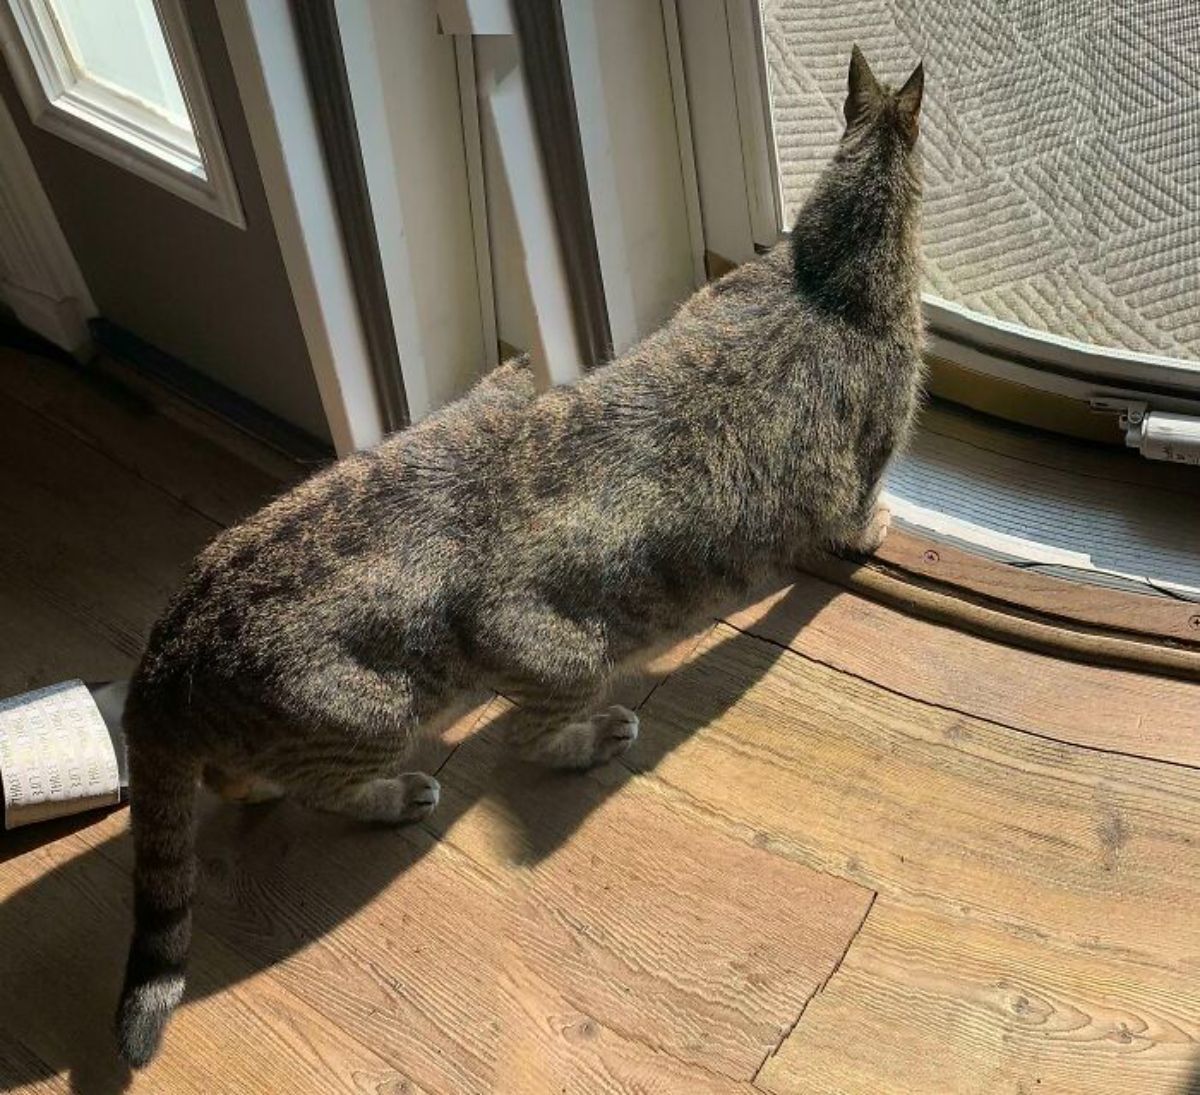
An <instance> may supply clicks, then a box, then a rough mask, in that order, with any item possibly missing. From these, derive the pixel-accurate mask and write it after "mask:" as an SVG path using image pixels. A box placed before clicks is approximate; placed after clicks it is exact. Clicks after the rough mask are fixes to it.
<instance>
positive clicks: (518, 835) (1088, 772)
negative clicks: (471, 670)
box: [0, 351, 1200, 1095]
mask: <svg viewBox="0 0 1200 1095" xmlns="http://www.w3.org/2000/svg"><path fill="white" fill-rule="evenodd" d="M278 489H280V478H279V476H278V475H277V474H275V473H273V472H272V471H271V470H269V469H267V468H266V467H261V468H260V467H252V466H250V465H248V464H246V463H245V462H244V461H242V460H239V459H237V458H235V457H233V456H231V455H229V454H228V453H227V452H226V451H224V450H223V449H222V448H219V447H218V446H216V445H215V444H213V443H212V442H211V441H208V440H201V439H199V438H198V437H196V436H193V435H192V434H190V433H189V432H188V431H187V430H185V429H184V428H183V427H182V426H181V425H180V424H179V422H177V421H176V420H175V419H173V418H172V417H170V416H168V415H164V414H163V413H160V412H156V411H153V410H151V409H149V408H147V407H145V406H143V405H141V404H139V403H138V402H137V401H136V400H130V399H128V398H127V397H124V396H121V395H120V394H119V393H117V392H115V391H113V390H110V389H107V388H105V387H103V386H93V385H90V384H88V383H86V382H84V381H83V380H82V379H81V378H80V377H79V376H78V375H77V374H74V373H72V372H71V371H70V370H69V369H67V368H65V367H63V366H60V365H56V364H51V363H47V362H39V361H36V360H35V359H32V358H28V357H23V356H20V355H17V354H15V353H12V352H5V351H0V694H10V693H13V692H16V691H20V690H22V689H25V688H28V687H32V686H35V685H40V684H44V683H47V682H50V681H55V680H61V679H64V678H69V677H76V676H78V677H83V678H85V679H96V678H104V677H112V676H117V675H124V674H126V673H128V671H129V670H130V668H131V666H132V664H133V661H134V659H135V657H136V655H137V653H138V649H139V644H140V642H141V641H142V638H143V636H144V635H145V633H146V630H147V627H148V625H149V624H150V622H151V620H152V618H153V616H154V614H155V611H156V609H157V608H158V607H159V606H160V605H161V604H162V602H163V600H164V598H165V597H166V596H167V595H168V594H169V592H170V590H171V588H172V586H173V584H174V583H175V582H176V581H177V580H178V578H179V576H180V573H181V569H182V568H183V566H184V565H185V563H186V561H187V560H188V558H189V556H190V555H191V554H192V553H193V552H195V551H196V550H197V549H198V548H199V547H200V546H201V545H202V544H203V543H204V542H205V541H206V540H207V539H208V538H209V537H211V536H212V535H213V534H214V533H215V532H216V531H217V529H218V528H220V527H221V526H222V525H223V524H225V523H227V522H229V521H232V520H234V519H236V518H237V517H238V516H239V515H240V514H242V513H245V512H247V511H248V510H250V509H251V508H253V507H254V506H256V505H257V504H258V503H259V502H260V501H261V500H262V499H263V498H265V497H267V496H269V495H270V494H271V493H272V492H274V491H276V490H278ZM625 691H626V694H627V696H628V699H629V702H632V703H636V704H637V705H638V706H639V709H640V712H641V718H642V728H643V734H642V739H641V741H640V742H639V743H638V745H637V747H636V748H635V750H634V751H633V752H632V753H631V754H630V755H629V756H628V757H627V758H626V763H624V764H615V765H612V766H610V767H607V768H604V769H601V770H598V771H596V772H594V773H591V774H589V775H586V776H572V777H566V776H561V775H551V774H546V773H543V772H540V771H537V770H534V769H531V768H528V767H525V766H522V765H520V764H517V763H515V762H513V761H511V760H508V759H506V758H505V757H503V756H502V755H501V753H500V751H499V749H498V747H497V741H498V736H499V733H500V730H501V725H500V724H501V723H502V722H503V720H504V718H505V717H506V715H505V708H504V704H503V702H502V701H500V700H496V701H494V702H493V703H492V704H490V705H489V706H487V707H485V708H483V709H481V710H479V711H477V712H474V713H473V714H472V716H471V717H469V718H468V719H466V720H464V721H463V723H461V724H460V725H459V726H457V727H455V729H454V732H453V734H452V735H451V740H450V741H449V742H448V744H447V745H446V747H445V748H444V749H442V750H441V752H440V755H439V756H438V757H435V758H434V759H433V760H432V761H431V763H433V764H434V765H438V764H440V765H441V767H440V772H439V778H440V779H441V780H442V786H443V789H444V799H443V804H442V806H441V807H440V809H439V811H438V813H436V814H435V815H434V816H433V818H431V819H430V824H428V825H426V826H421V827H417V828H413V829H408V830H404V831H399V832H393V831H382V830H378V829H364V828H362V827H359V826H356V825H353V824H351V823H349V822H347V821H343V820H340V819H337V818H332V817H327V816H319V815H315V814H308V813H305V812H302V811H300V810H299V809H296V808H294V807H292V806H290V805H288V804H280V805H278V806H274V807H260V808H257V809H249V808H247V809H239V808H236V807H231V806H223V805H220V806H219V805H216V804H213V803H211V802H207V801H206V802H205V806H204V811H203V820H202V824H201V832H200V856H201V862H202V867H203V883H202V890H201V894H202V896H201V899H200V904H199V908H198V914H197V930H196V940H195V947H194V952H193V959H192V964H191V973H190V981H189V995H188V999H187V1002H186V1004H185V1006H184V1007H183V1008H182V1009H181V1011H180V1012H179V1014H178V1016H177V1018H176V1020H175V1022H174V1024H173V1025H172V1027H171V1029H170V1032H169V1035H168V1041H167V1046H166V1049H165V1051H164V1053H163V1055H162V1057H161V1058H160V1059H159V1060H158V1061H157V1062H156V1063H155V1064H154V1065H153V1066H152V1067H151V1068H150V1069H149V1070H148V1071H147V1072H146V1073H143V1074H140V1075H138V1076H137V1077H135V1078H133V1079H132V1081H130V1079H129V1077H127V1076H125V1075H123V1074H122V1072H121V1070H120V1069H119V1068H118V1066H117V1065H116V1063H115V1061H114V1059H113V1055H112V1048H111V1036H110V1016H111V1011H112V1006H113V1002H114V999H115V996H116V993H117V986H118V983H119V979H120V974H121V968H122V964H123V961H124V951H125V945H126V939H127V931H128V925H129V919H130V912H129V905H130V895H129V889H128V881H127V879H128V871H129V866H130V845H129V839H128V835H127V819H126V812H125V811H124V810H118V811H115V812H113V813H111V814H109V815H107V816H100V817H94V816H93V817H89V818H86V819H83V820H77V821H74V822H71V823H65V824H54V825H48V826H40V827H37V826H35V827H33V828H31V829H27V830H22V831H18V832H16V833H14V834H9V835H4V836H0V901H2V904H0V1081H2V1082H0V1088H2V1089H3V1090H13V1089H19V1090H28V1091H39V1092H40V1091H66V1090H73V1091H77V1092H85V1093H92V1092H100V1093H103V1092H110V1091H113V1092H115V1091H119V1090H121V1089H122V1088H123V1087H124V1086H125V1085H126V1084H129V1083H131V1085H132V1089H133V1090H135V1091H148V1092H172V1093H174V1092H193V1091H194V1092H197V1093H204V1095H209V1093H212V1092H214V1091H237V1092H251V1091H262V1092H280V1091H302V1092H320V1093H325V1092H335V1091H346V1092H359V1093H362V1092H378V1093H389V1095H398V1093H400V1092H405V1093H413V1092H447V1093H452V1095H459V1093H468V1092H491V1091H498V1092H512V1093H540V1092H679V1093H688V1095H691V1093H701V1092H721V1093H725V1092H744V1093H745V1092H751V1091H764V1092H803V1093H810V1092H829V1093H839V1095H840V1093H848V1092H855V1093H857V1092H861V1093H864V1095H878V1093H883V1092H929V1093H939V1095H940V1093H958V1092H970V1093H975V1092H978V1093H988V1095H991V1093H997V1092H1013V1093H1016V1092H1020V1093H1023V1095H1033V1093H1035V1092H1036V1093H1039V1095H1041V1093H1047V1095H1048V1093H1058V1092H1063V1093H1069V1095H1075V1093H1083V1095H1090V1093H1099V1092H1104V1093H1111V1092H1129V1093H1131V1095H1132V1093H1136V1095H1148V1093H1158V1092H1171V1093H1175V1095H1185V1093H1192V1095H1196V1093H1200V686H1195V685H1187V684H1183V683H1180V682H1177V681H1172V680H1168V679H1160V678H1153V677H1148V676H1140V675H1136V674H1131V673H1125V672H1116V671H1110V670H1103V669H1097V668H1093V667H1089V666H1085V665H1078V664H1072V663H1068V662H1063V661H1058V660H1055V659H1052V658H1049V657H1046V656H1044V655H1037V654H1032V653H1026V652H1022V651H1019V650H1015V649H1009V648H1006V647H1002V646H997V645H994V644H992V643H990V642H987V641H985V640H982V639H978V638H973V637H970V636H967V635H964V634H960V633H957V632H954V631H951V630H947V629H945V628H943V627H940V626H936V625H933V624H929V623H924V622H921V621H918V620H914V619H910V618H908V617H906V616H904V615H902V614H900V613H898V612H896V611H894V610H892V609H889V608H885V607H882V606H879V605H875V604H873V603H870V602H868V601H865V600H862V599H860V598H857V597H856V596H853V595H850V594H847V593H845V592H841V591H839V590H837V589H835V588H834V587H832V586H827V585H824V584H822V583H821V582H819V581H817V580H805V581H803V582H801V583H800V584H798V585H797V586H796V587H794V588H793V589H792V590H790V591H783V592H781V593H779V594H778V595H776V596H774V597H772V598H768V600H767V601H765V602H763V603H762V604H759V605H756V606H752V607H750V608H748V609H747V610H746V611H745V612H743V613H741V614H738V615H736V616H734V617H731V618H730V619H729V620H726V621H722V622H719V623H716V624H714V625H713V626H712V627H711V628H709V629H708V630H706V631H705V632H704V633H703V634H701V635H698V636H696V637H695V638H694V639H693V640H691V641H690V642H688V643H685V644H683V645H682V646H681V647H680V648H679V649H677V650H676V651H674V652H672V654H671V655H669V656H668V657H666V658H664V659H662V660H661V661H660V663H659V664H658V665H657V666H654V667H651V668H650V669H649V670H648V671H647V673H646V675H645V676H644V677H643V678H640V679H638V680H636V681H633V682H631V683H630V684H629V685H628V686H626V689H625Z"/></svg>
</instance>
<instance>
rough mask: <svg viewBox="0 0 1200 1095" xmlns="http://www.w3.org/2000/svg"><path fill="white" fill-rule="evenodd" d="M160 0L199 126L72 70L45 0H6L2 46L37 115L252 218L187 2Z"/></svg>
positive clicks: (160, 180)
mask: <svg viewBox="0 0 1200 1095" xmlns="http://www.w3.org/2000/svg"><path fill="white" fill-rule="evenodd" d="M154 3H155V8H156V10H157V12H158V17H159V22H160V25H161V28H162V32H163V37H164V39H165V40H166V43H167V48H168V49H169V51H170V53H171V60H172V62H173V64H174V68H175V74H176V76H177V78H178V80H179V85H180V88H181V90H182V92H183V96H184V99H185V101H186V103H187V109H188V115H189V117H190V120H191V124H192V127H193V130H194V132H188V131H186V130H183V129H180V128H179V127H177V126H173V125H171V124H170V123H168V122H167V121H165V120H164V119H162V118H161V117H159V116H158V115H157V114H156V113H155V112H154V111H152V110H151V109H149V108H148V107H146V106H144V105H141V104H139V103H138V102H137V101H136V100H134V99H133V98H132V97H129V96H125V95H122V94H121V93H120V92H119V91H118V90H117V89H114V88H112V87H110V86H108V85H106V84H104V83H103V82H101V81H99V80H96V79H92V78H90V77H88V76H87V75H86V74H82V73H75V74H74V75H73V76H72V78H71V79H69V80H68V79H64V75H63V74H64V73H74V71H75V70H74V65H73V64H72V62H71V60H70V58H69V57H68V56H67V54H66V51H65V50H64V49H63V48H62V44H61V42H59V40H58V35H57V34H56V33H54V32H53V30H52V29H51V28H49V27H48V23H49V22H50V20H51V16H50V15H49V12H48V10H47V9H45V8H44V6H43V4H44V0H7V3H6V4H5V5H4V8H3V11H2V13H0V47H2V48H3V51H4V55H5V58H6V59H7V61H8V64H9V69H10V71H11V72H12V74H13V79H14V81H15V82H16V85H17V89H18V91H19V92H20V94H21V98H22V100H23V101H24V103H25V107H26V109H27V110H28V111H29V116H30V118H31V120H32V121H33V123H34V124H35V125H37V126H39V127H40V128H42V129H44V130H46V131H47V132H49V133H53V134H54V135H55V136H57V137H61V138H62V139H63V140H66V141H70V142H71V143H72V144H75V145H77V146H79V147H80V148H83V149H85V150H87V151H88V152H91V153H93V154H94V155H97V156H100V157H101V158H103V159H105V160H108V161H109V162H110V163H114V164H116V165H117V166H118V167H121V168H124V169H125V170H126V171H129V172H131V173H133V174H135V175H137V176H139V177H140V178H143V179H146V180H148V181H150V182H152V183H155V184H156V185H158V186H161V187H163V188H164V189H165V190H168V191H169V192H170V193H172V194H174V195H175V196H176V197H179V198H183V199H184V200H185V201H188V202H191V203H192V204H193V205H197V206H199V207H200V208H201V209H205V210H207V211H208V212H210V213H212V214H214V215H215V216H218V217H220V218H221V219H222V220H225V221H228V222H229V223H230V224H233V225H235V226H236V227H238V228H244V227H245V224H246V222H245V218H244V216H243V213H242V206H241V200H240V198H239V196H238V192H237V185H236V183H235V181H234V177H233V171H232V169H231V168H230V166H229V161H228V159H227V157H226V155H225V148H224V144H223V142H222V140H221V131H220V127H219V126H218V124H217V119H216V115H215V113H214V112H213V108H212V103H211V101H210V100H209V97H208V91H207V88H206V86H205V82H204V74H203V70H202V68H201V65H200V60H199V57H198V55H197V53H196V47H195V44H194V42H193V41H192V36H191V31H190V29H189V27H188V23H187V17H186V15H185V13H184V10H183V7H182V4H181V3H180V0H154Z"/></svg>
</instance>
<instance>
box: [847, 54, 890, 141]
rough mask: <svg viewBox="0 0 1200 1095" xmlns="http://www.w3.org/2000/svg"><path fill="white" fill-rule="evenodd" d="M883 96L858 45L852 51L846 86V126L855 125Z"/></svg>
mask: <svg viewBox="0 0 1200 1095" xmlns="http://www.w3.org/2000/svg"><path fill="white" fill-rule="evenodd" d="M882 95H883V89H882V88H881V87H880V86H879V81H878V80H876V79H875V74H874V73H873V72H872V71H871V66H870V65H868V64H867V59H866V58H865V57H864V56H863V52H862V50H861V49H859V48H858V46H857V45H856V46H855V47H854V48H853V49H852V50H851V51H850V77H849V79H848V80H847V86H846V105H845V107H844V108H843V113H844V114H845V115H846V125H848V126H850V125H853V124H854V121H855V119H856V118H857V117H858V116H859V115H860V114H862V112H863V111H864V110H866V109H867V107H868V106H870V105H871V104H872V103H875V102H878V101H879V99H880V98H881V97H882Z"/></svg>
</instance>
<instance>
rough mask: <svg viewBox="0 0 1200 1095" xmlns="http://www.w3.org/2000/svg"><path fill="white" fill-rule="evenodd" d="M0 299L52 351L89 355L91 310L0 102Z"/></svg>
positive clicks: (75, 266)
mask: <svg viewBox="0 0 1200 1095" xmlns="http://www.w3.org/2000/svg"><path fill="white" fill-rule="evenodd" d="M0 299H3V300H4V302H5V303H6V304H7V305H8V306H9V307H10V308H11V309H12V310H13V312H14V313H16V316H17V318H18V319H19V320H20V321H21V322H22V323H23V324H24V325H25V326H26V327H28V328H29V329H30V330H32V331H36V332H37V333H38V334H39V335H41V336H42V337H43V338H46V339H48V340H49V341H50V342H52V343H54V345H56V346H58V347H59V348H61V349H63V350H66V351H68V352H69V353H72V354H75V355H76V356H77V357H80V358H84V357H87V356H88V355H89V354H90V352H91V346H92V340H91V334H90V332H89V331H88V320H89V319H90V318H91V317H92V316H94V315H95V314H96V305H95V303H94V302H93V301H92V296H91V293H89V292H88V288H87V285H86V284H85V283H84V280H83V275H82V274H81V273H80V272H79V266H78V264H77V263H76V262H75V256H74V255H73V254H72V253H71V248H70V246H69V245H68V244H67V240H66V237H65V236H64V235H63V232H62V228H61V227H59V223H58V218H57V217H56V216H55V215H54V209H53V208H52V207H51V205H50V199H49V198H47V197H46V192H45V191H44V190H43V189H42V184H41V182H40V181H39V180H38V176H37V170H36V169H35V168H34V166H33V161H32V160H31V159H30V158H29V152H28V151H27V150H26V148H25V144H24V142H23V141H22V140H21V135H20V133H19V132H18V130H17V126H16V122H14V121H13V117H12V114H10V113H9V110H8V107H7V105H6V104H5V103H4V101H3V100H2V99H0Z"/></svg>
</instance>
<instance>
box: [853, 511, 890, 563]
mask: <svg viewBox="0 0 1200 1095" xmlns="http://www.w3.org/2000/svg"><path fill="white" fill-rule="evenodd" d="M891 527H892V511H891V510H890V509H889V508H888V507H887V505H886V504H885V503H883V502H879V503H877V504H876V506H875V510H874V512H873V513H872V514H871V520H870V521H868V522H867V527H866V528H865V529H863V531H862V535H861V536H860V537H859V540H858V543H857V544H855V545H854V546H855V549H856V550H858V551H860V552H862V554H863V555H874V554H875V552H877V551H878V550H879V549H880V548H881V547H882V546H883V541H884V540H886V539H887V534H888V532H889V530H890V529H891Z"/></svg>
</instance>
